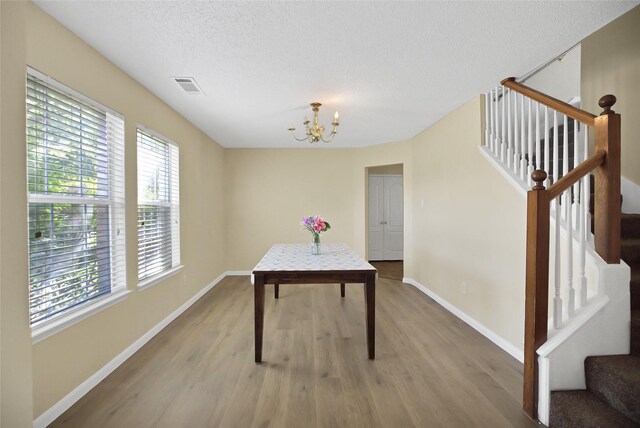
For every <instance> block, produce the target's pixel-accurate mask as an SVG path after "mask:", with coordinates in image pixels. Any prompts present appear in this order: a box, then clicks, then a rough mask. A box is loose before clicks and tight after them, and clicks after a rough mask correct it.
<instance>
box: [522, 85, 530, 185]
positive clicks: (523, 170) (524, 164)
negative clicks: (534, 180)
mask: <svg viewBox="0 0 640 428" xmlns="http://www.w3.org/2000/svg"><path fill="white" fill-rule="evenodd" d="M526 143H527V141H526V135H525V121H524V95H523V96H522V97H521V98H520V179H521V180H522V181H524V182H527V183H528V182H529V181H528V180H527V178H526V175H527V159H526V157H525V154H526V153H527V146H526Z"/></svg>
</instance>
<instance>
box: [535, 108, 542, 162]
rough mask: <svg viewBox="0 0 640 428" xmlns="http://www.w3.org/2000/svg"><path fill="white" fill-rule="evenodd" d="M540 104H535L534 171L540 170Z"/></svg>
mask: <svg viewBox="0 0 640 428" xmlns="http://www.w3.org/2000/svg"><path fill="white" fill-rule="evenodd" d="M540 155H541V153H540V104H538V103H537V102H536V169H540V167H541V162H540Z"/></svg>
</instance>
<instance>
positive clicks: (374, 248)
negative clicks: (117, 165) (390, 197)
mask: <svg viewBox="0 0 640 428" xmlns="http://www.w3.org/2000/svg"><path fill="white" fill-rule="evenodd" d="M383 178H384V177H383V176H381V175H370V176H369V260H383V259H384V246H383V243H384V223H383V218H384V201H383V199H384V180H383Z"/></svg>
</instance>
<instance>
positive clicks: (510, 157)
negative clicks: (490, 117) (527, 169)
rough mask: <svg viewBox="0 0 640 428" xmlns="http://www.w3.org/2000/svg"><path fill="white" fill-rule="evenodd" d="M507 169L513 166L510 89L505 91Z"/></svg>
mask: <svg viewBox="0 0 640 428" xmlns="http://www.w3.org/2000/svg"><path fill="white" fill-rule="evenodd" d="M505 97H506V99H507V169H511V165H512V164H513V135H512V134H511V89H507V94H506V95H505Z"/></svg>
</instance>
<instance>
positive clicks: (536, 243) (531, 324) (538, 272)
mask: <svg viewBox="0 0 640 428" xmlns="http://www.w3.org/2000/svg"><path fill="white" fill-rule="evenodd" d="M531 178H532V179H533V181H534V182H535V183H536V185H535V186H534V187H533V189H532V190H530V191H529V192H528V193H527V262H526V290H525V321H524V386H523V397H522V407H523V409H524V411H525V413H526V414H527V415H529V417H530V418H531V419H534V420H535V419H537V418H538V363H537V357H536V351H537V350H538V348H539V347H540V346H541V345H542V344H543V343H545V342H546V341H547V306H548V299H549V206H550V204H549V202H550V201H549V191H548V190H546V189H545V188H544V186H543V185H542V183H543V182H544V180H546V178H547V173H546V172H544V171H542V170H536V171H534V172H533V173H532V174H531Z"/></svg>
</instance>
